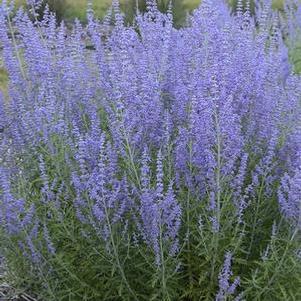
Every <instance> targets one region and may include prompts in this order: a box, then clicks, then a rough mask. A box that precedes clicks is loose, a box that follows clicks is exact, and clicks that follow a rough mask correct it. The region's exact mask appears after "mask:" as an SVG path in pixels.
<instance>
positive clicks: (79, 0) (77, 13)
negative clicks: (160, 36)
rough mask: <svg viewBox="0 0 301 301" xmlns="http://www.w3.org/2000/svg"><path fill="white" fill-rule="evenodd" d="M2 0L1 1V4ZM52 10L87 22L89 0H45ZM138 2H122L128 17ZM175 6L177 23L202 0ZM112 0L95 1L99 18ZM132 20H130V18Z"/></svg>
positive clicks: (163, 2) (162, 0)
mask: <svg viewBox="0 0 301 301" xmlns="http://www.w3.org/2000/svg"><path fill="white" fill-rule="evenodd" d="M1 1H2V0H0V3H1ZM236 1H237V0H229V2H230V3H231V5H232V6H235V3H236ZM45 2H47V3H48V4H49V6H50V7H51V9H52V10H54V11H56V12H57V14H58V17H59V19H65V20H72V19H74V18H75V17H76V18H78V19H80V20H81V21H84V20H85V17H86V7H87V2H88V0H45ZM137 2H138V4H139V8H140V9H141V10H143V9H144V8H145V0H120V3H121V6H122V9H123V11H124V12H125V13H126V15H128V16H132V14H133V12H134V11H135V7H136V3H137ZM157 2H158V4H159V7H160V9H162V10H164V9H167V7H168V3H169V0H157ZM172 2H173V6H174V13H175V20H176V22H177V23H180V22H182V21H183V18H184V20H185V16H186V13H187V11H190V10H192V9H194V8H196V7H197V6H198V5H199V4H200V2H201V0H172ZM16 3H17V5H24V4H25V3H26V0H16ZM111 3H112V0H94V1H93V8H94V10H95V13H96V15H97V16H98V17H103V16H104V15H105V14H106V11H107V9H108V8H109V6H110V5H111ZM282 4H283V0H273V5H274V7H275V8H280V9H281V7H282ZM128 20H130V18H128Z"/></svg>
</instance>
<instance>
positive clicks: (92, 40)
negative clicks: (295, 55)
mask: <svg viewBox="0 0 301 301" xmlns="http://www.w3.org/2000/svg"><path fill="white" fill-rule="evenodd" d="M146 2H147V12H146V13H144V14H140V13H139V12H137V16H136V18H135V20H134V22H133V24H132V25H128V24H125V22H124V16H123V14H122V12H121V11H120V9H119V3H118V1H116V0H114V1H113V4H112V7H111V9H110V10H109V12H108V15H107V17H106V18H105V19H104V21H102V22H100V21H98V20H96V19H95V18H94V16H93V10H92V9H90V8H88V11H87V18H88V23H87V25H85V26H84V25H82V24H80V23H79V22H78V21H75V23H74V26H73V27H72V28H71V29H70V28H67V26H66V25H65V24H64V22H62V23H61V24H59V25H57V23H56V18H55V16H54V14H52V13H51V12H50V11H48V10H47V9H46V11H45V13H44V18H43V20H42V21H38V20H37V19H36V18H34V13H33V16H31V15H30V14H29V15H28V13H27V12H26V11H23V10H22V9H19V10H18V11H17V12H16V13H15V14H13V8H12V7H11V6H10V5H9V4H7V3H6V1H2V4H1V6H0V44H1V46H2V47H3V50H2V55H3V59H4V63H5V68H6V70H7V71H8V74H9V89H8V95H9V96H8V97H6V96H5V95H1V97H0V127H1V133H0V157H1V161H0V164H1V165H0V228H1V231H0V233H1V235H3V237H4V236H5V237H9V238H10V239H11V240H12V241H15V245H14V248H15V251H14V252H15V253H16V254H18V252H20V254H22V256H24V258H27V259H26V260H28V261H29V262H30V265H31V266H35V265H42V264H41V262H42V261H43V260H44V259H43V258H45V257H47V256H53V257H55V256H56V254H61V253H63V252H68V250H64V248H63V247H62V244H63V242H62V241H61V240H59V239H57V238H56V232H55V231H58V232H61V231H65V228H66V227H65V226H63V225H65V223H64V221H65V220H69V219H70V218H71V217H70V216H72V214H73V213H74V217H72V223H73V224H76V227H75V226H74V227H75V228H76V230H75V228H72V227H71V225H67V228H68V227H69V226H70V227H71V228H70V229H71V230H72V229H73V230H72V231H75V232H78V233H79V234H78V235H79V236H78V237H81V240H84V241H86V242H91V241H93V239H94V244H95V247H97V244H99V243H101V244H104V250H105V251H104V253H106V252H107V254H109V255H108V256H109V257H110V256H112V258H114V260H116V266H117V270H118V274H119V275H120V277H121V279H122V282H123V284H124V286H125V287H126V288H127V290H128V292H129V293H130V295H131V298H132V300H133V299H134V300H135V299H136V300H144V299H143V298H142V297H141V296H140V297H137V296H136V297H135V292H133V286H135V284H133V283H134V280H133V281H132V283H130V282H131V280H128V279H127V277H126V271H125V270H126V269H127V267H126V264H125V262H126V259H124V261H123V260H120V256H121V255H120V254H119V252H121V250H120V249H122V247H121V246H120V245H122V244H124V246H125V248H128V249H129V252H132V251H131V250H132V249H135V250H136V251H135V252H137V253H135V254H141V250H142V249H143V250H145V251H143V252H145V254H147V256H152V258H153V259H152V260H153V262H154V263H155V264H154V266H155V267H156V268H155V270H156V269H157V271H158V270H159V271H161V272H160V273H161V275H162V279H161V280H160V281H161V282H160V283H161V285H162V287H163V289H162V290H164V292H165V293H164V294H163V293H162V295H160V296H158V297H157V299H156V300H180V299H181V298H180V297H177V298H173V297H170V298H169V294H170V293H169V292H168V289H166V287H165V286H166V282H168V280H167V279H168V275H166V274H164V271H165V269H166V267H167V266H168V265H169V263H170V261H174V262H175V266H174V268H173V271H174V273H175V274H177V273H182V272H183V273H184V271H185V270H186V265H185V260H186V259H187V258H188V257H189V255H187V256H188V257H187V256H186V255H185V254H186V251H187V250H188V251H187V252H192V253H194V252H193V251H191V248H193V246H194V244H195V243H196V244H198V242H195V241H194V239H193V236H194V235H195V234H194V233H196V232H198V233H201V234H202V235H205V236H206V237H210V238H211V239H209V240H210V241H211V240H212V241H213V242H214V246H215V247H214V248H213V250H215V251H216V252H217V250H219V251H218V252H220V253H221V256H220V258H219V259H217V258H215V257H214V259H213V261H210V265H211V267H213V271H212V275H214V276H215V285H216V287H214V289H215V290H216V291H217V292H218V293H217V294H215V295H216V300H234V297H233V299H228V298H230V297H231V296H234V295H235V294H236V290H237V288H238V287H239V286H240V285H241V283H240V282H241V280H240V278H239V275H237V276H235V278H233V277H232V274H233V273H232V271H231V270H230V268H231V260H232V255H233V256H234V258H235V256H236V254H235V250H234V248H233V249H231V250H229V248H231V243H229V244H228V245H227V246H226V247H225V248H221V249H220V247H219V246H220V241H221V240H223V239H224V238H221V237H223V235H224V234H223V233H228V232H227V231H228V230H227V229H228V228H227V227H226V226H225V225H226V221H227V220H228V218H229V216H231V227H233V229H236V230H237V229H244V230H245V229H246V228H248V227H249V226H250V225H249V224H248V223H249V221H250V216H251V217H252V215H253V212H254V211H253V209H254V208H257V211H256V210H255V209H254V210H255V212H259V211H260V210H261V209H260V208H259V207H258V206H257V200H259V199H264V200H265V203H264V205H263V206H265V208H267V209H269V208H271V207H272V206H274V207H275V208H277V209H276V210H275V212H276V213H275V219H276V216H277V211H279V212H280V213H281V216H282V218H281V223H283V220H284V222H286V223H288V224H289V225H290V226H291V227H293V228H299V229H300V227H301V226H300V214H301V160H300V158H301V78H300V76H298V75H297V74H294V72H293V68H292V67H291V65H290V63H289V56H288V49H287V46H286V44H285V37H283V35H284V34H283V32H284V31H285V29H287V28H288V27H289V26H288V27H287V26H286V25H285V24H283V21H282V19H281V18H279V15H278V13H277V12H273V11H272V10H271V9H270V7H269V5H268V4H265V3H261V2H257V3H256V8H257V11H256V14H255V15H254V16H252V15H251V12H250V8H249V2H248V1H247V5H246V6H245V7H243V5H242V2H241V1H238V2H239V3H238V8H237V10H236V12H235V13H231V11H230V9H229V8H228V7H227V5H226V4H225V3H224V2H223V1H222V0H214V1H213V0H204V1H202V4H201V5H200V7H199V8H198V9H196V10H195V11H194V12H193V14H192V15H191V16H188V18H187V24H186V26H184V27H183V28H181V29H176V28H174V26H173V14H172V7H170V9H169V11H168V12H167V13H162V12H160V11H159V10H158V9H157V6H156V1H152V0H148V1H146ZM293 4H294V3H293ZM293 4H292V6H291V7H293V8H295V6H294V5H293ZM296 5H298V4H296ZM33 7H34V5H33ZM293 8H291V10H290V11H289V13H287V14H286V16H285V18H284V19H285V20H286V21H287V22H286V24H290V25H291V24H294V26H293V29H292V26H290V27H289V30H288V31H289V32H292V31H293V33H291V34H292V35H293V34H296V32H297V31H298V30H300V28H298V27H297V21H296V19H295V16H296V15H295V14H294V11H293ZM273 200H278V202H276V205H275V204H274V202H273ZM261 205H262V204H261ZM278 208H279V209H278ZM249 209H250V212H249V213H248V210H249ZM70 212H71V213H70ZM72 212H73V213H72ZM271 212H274V211H271ZM225 214H226V215H227V216H225ZM272 219H273V217H272ZM260 221H261V219H260V218H259V219H258V220H255V221H254V225H253V227H251V226H250V228H251V229H253V230H255V229H256V227H257V223H260ZM273 222H274V220H273V221H272V222H271V223H272V224H273ZM57 223H58V224H57ZM56 224H57V225H56ZM60 224H61V225H62V226H61V227H60ZM191 225H193V226H191ZM227 225H228V224H227ZM233 225H234V226H233ZM58 228H59V230H58ZM68 229H69V228H68ZM70 229H69V230H70ZM236 230H235V231H236ZM244 230H241V231H238V232H239V237H245V240H246V241H250V240H251V244H252V243H253V244H254V243H255V242H254V241H256V235H251V236H250V237H251V238H250V237H248V236H247V235H248V234H247V233H246V232H247V231H246V232H244ZM233 231H234V230H233ZM238 232H237V231H236V232H235V233H236V234H237V233H238ZM237 235H238V234H237ZM96 237H97V239H96ZM228 238H229V239H230V240H231V237H228ZM204 241H205V245H206V244H207V243H208V244H209V241H208V240H206V239H205V240H204ZM78 244H80V241H79V242H78ZM92 244H93V243H92ZM253 247H254V245H253V246H250V248H246V250H247V251H248V252H249V254H248V255H247V259H249V258H251V257H252V254H253V253H252V252H253ZM43 250H44V251H43ZM45 250H46V251H45ZM189 250H190V251H189ZM230 251H231V253H230ZM3 252H4V253H5V252H8V251H3ZM133 252H134V251H133ZM232 252H233V253H232ZM213 253H214V252H213ZM151 254H152V255H151ZM182 254H184V255H183V260H182V259H181V257H182ZM225 254H226V257H225V262H224V264H223V258H224V255H225ZM137 256H138V255H137ZM125 258H126V256H125ZM148 258H150V257H148ZM152 260H150V261H152ZM250 260H251V259H250ZM188 261H189V260H187V262H188ZM214 265H216V266H218V267H219V268H215V269H214ZM52 268H54V269H55V267H52ZM209 270H210V269H209ZM235 271H237V270H235ZM104 273H105V272H104ZM212 275H211V276H212ZM230 278H231V279H230ZM208 281H209V280H208ZM191 283H193V281H192V282H191ZM231 283H232V284H231ZM217 286H219V290H218V287H217ZM212 296H213V295H212ZM212 296H211V298H214V297H212ZM102 298H104V299H101V300H106V299H105V297H102ZM160 298H161V299H160ZM241 298H243V297H242V295H241V294H240V295H239V294H238V295H237V298H236V300H241ZM253 299H254V298H253ZM49 300H50V299H49ZM57 300H58V299H57ZM66 300H67V299H66ZM73 300H77V299H75V297H74V299H73ZM82 300H83V299H82ZM95 300H100V299H95ZM108 300H109V299H108ZM114 300H121V299H118V298H116V299H114ZM147 300H150V299H147ZM153 300H155V299H153ZM185 300H186V299H185ZM187 300H188V299H187ZM189 300H190V299H189ZM191 300H194V299H191ZM198 300H205V299H198ZM206 300H213V299H210V298H209V299H206ZM249 300H251V299H249ZM254 300H255V299H254ZM262 300H263V299H262ZM266 300H268V299H266ZM275 300H276V299H275ZM279 300H280V299H279Z"/></svg>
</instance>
